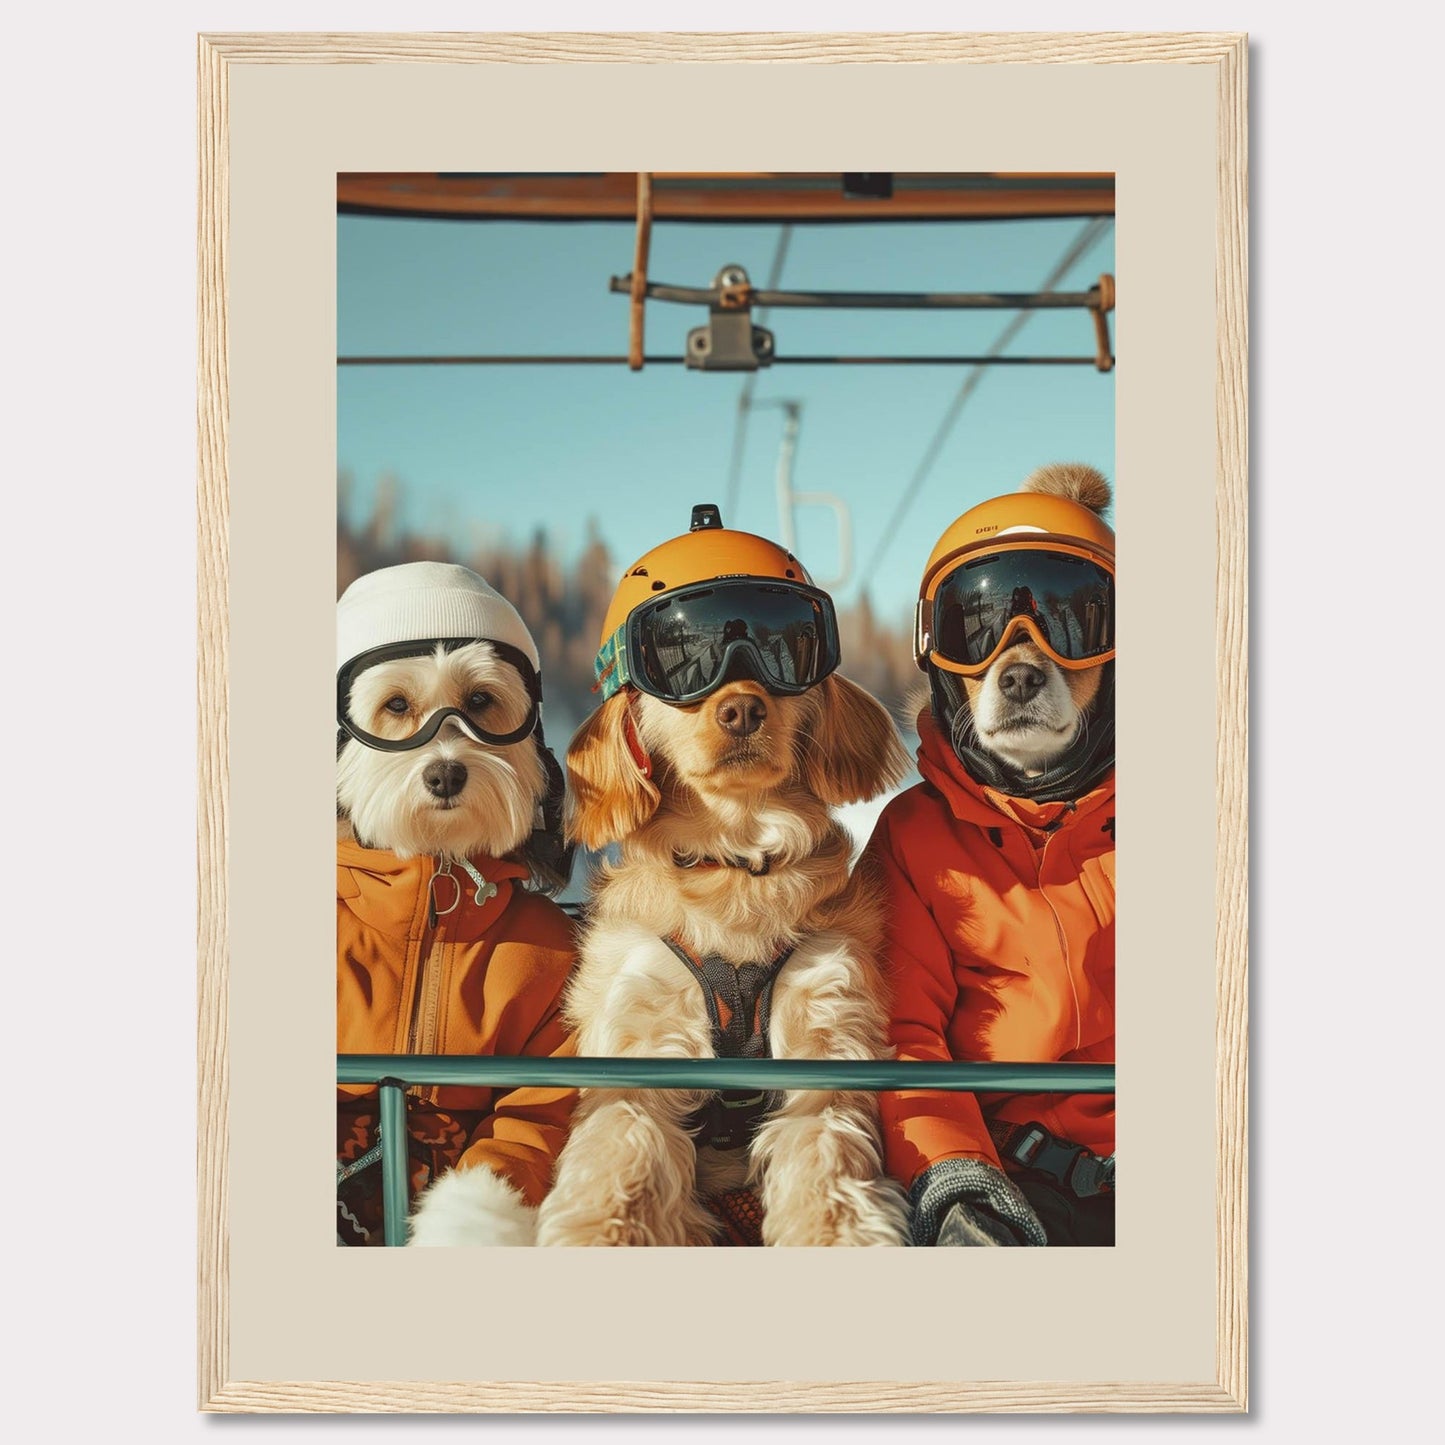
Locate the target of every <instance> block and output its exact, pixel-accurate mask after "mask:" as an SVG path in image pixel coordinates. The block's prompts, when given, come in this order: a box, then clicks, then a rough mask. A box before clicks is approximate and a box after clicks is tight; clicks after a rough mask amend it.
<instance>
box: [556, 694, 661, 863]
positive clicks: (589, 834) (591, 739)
mask: <svg viewBox="0 0 1445 1445" xmlns="http://www.w3.org/2000/svg"><path fill="white" fill-rule="evenodd" d="M629 704H630V698H629V696H628V694H627V693H626V692H619V693H617V694H615V695H614V696H613V697H610V698H608V699H607V701H606V702H604V703H603V704H602V706H601V707H599V708H598V709H597V711H596V712H594V713H593V714H592V716H591V717H590V718H588V719H587V721H586V722H585V723H583V724H582V726H581V727H580V728H578V729H577V731H576V733H575V734H574V735H573V737H572V744H571V746H570V747H569V748H568V749H567V782H568V784H569V787H568V792H569V794H570V798H569V801H568V808H567V836H568V838H570V839H571V840H572V841H573V842H576V843H581V844H582V846H583V847H584V848H592V849H599V848H604V847H606V846H607V844H608V843H615V842H618V841H619V840H620V839H623V838H626V837H628V836H629V835H630V834H632V833H635V832H636V831H637V830H638V829H639V828H640V827H641V826H642V825H643V824H644V823H645V822H647V820H648V819H649V818H651V817H652V815H653V814H654V813H655V812H656V811H657V805H658V803H659V802H660V801H661V799H662V795H661V793H659V792H658V790H657V787H656V785H655V784H654V783H653V782H652V780H651V779H650V778H648V777H645V776H644V775H643V772H642V769H641V768H639V767H638V765H637V761H636V759H635V758H634V757H633V755H632V750H631V749H630V748H629V747H628V745H627V735H626V732H625V728H626V726H627V709H628V706H629Z"/></svg>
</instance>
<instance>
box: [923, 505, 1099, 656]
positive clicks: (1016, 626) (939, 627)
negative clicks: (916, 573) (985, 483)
mask: <svg viewBox="0 0 1445 1445" xmlns="http://www.w3.org/2000/svg"><path fill="white" fill-rule="evenodd" d="M1020 631H1022V632H1026V633H1028V634H1029V635H1030V636H1031V637H1032V638H1033V640H1034V641H1035V642H1036V643H1037V644H1038V645H1039V646H1040V647H1041V648H1042V649H1043V650H1044V651H1045V652H1047V653H1048V654H1049V656H1051V657H1052V658H1053V659H1054V660H1055V661H1056V662H1057V663H1058V664H1059V665H1060V666H1061V667H1065V668H1071V669H1072V668H1084V667H1096V666H1098V665H1099V664H1100V663H1103V662H1107V661H1108V660H1109V659H1110V658H1112V657H1113V656H1114V531H1113V528H1111V527H1110V526H1109V524H1108V523H1107V522H1105V521H1104V520H1103V519H1102V518H1101V517H1100V516H1099V514H1098V513H1097V512H1095V511H1093V510H1092V509H1091V508H1089V507H1086V506H1085V505H1084V504H1083V503H1082V502H1076V501H1073V500H1071V499H1070V498H1068V497H1060V496H1055V495H1053V494H1051V493H1046V492H1010V493H1008V494H1007V495H1005V496H1002V497H991V498H989V500H988V501H986V502H980V503H979V504H978V505H977V506H976V507H970V508H969V510H968V511H966V512H965V513H964V514H963V515H962V516H961V517H959V518H957V519H956V520H955V521H954V522H953V523H952V524H951V525H950V526H949V527H948V528H946V529H945V531H944V533H943V535H942V536H941V537H940V538H939V539H938V542H937V544H936V545H935V546H934V548H933V551H932V553H931V554H930V555H929V558H928V563H927V565H926V566H925V567H924V569H923V580H922V582H921V583H920V584H919V588H918V610H917V615H916V620H915V627H914V642H913V657H914V661H915V662H916V663H917V664H918V666H919V667H920V668H922V669H923V670H925V671H927V670H928V668H929V667H930V665H932V666H933V667H936V668H941V669H943V670H944V671H946V672H952V673H958V674H962V675H963V676H977V675H978V674H979V673H982V672H983V671H985V670H986V669H987V668H988V666H989V665H990V663H992V662H993V660H994V658H995V657H997V656H998V654H999V653H1000V652H1001V651H1002V650H1003V647H1004V645H1005V644H1006V643H1007V642H1008V641H1009V640H1010V639H1013V638H1016V637H1017V635H1018V633H1019V632H1020Z"/></svg>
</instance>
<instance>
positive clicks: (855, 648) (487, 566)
mask: <svg viewBox="0 0 1445 1445" xmlns="http://www.w3.org/2000/svg"><path fill="white" fill-rule="evenodd" d="M348 493H349V487H348V484H347V478H346V477H345V476H343V477H342V478H341V482H340V487H339V505H338V508H337V518H336V588H337V595H338V596H339V595H340V593H341V592H342V591H344V590H345V589H346V588H347V587H348V586H349V585H350V584H351V583H352V582H353V581H354V580H355V579H356V578H357V577H359V576H361V575H362V573H364V572H371V571H374V570H375V569H376V568H378V567H390V566H394V565H395V564H396V563H399V562H415V561H433V562H460V563H462V564H463V565H465V566H467V567H470V568H471V569H472V570H473V571H475V572H479V573H480V574H481V575H482V576H483V577H485V578H486V579H487V581H488V582H490V583H491V584H492V586H493V587H495V588H496V589H497V591H499V592H500V593H501V594H502V595H503V596H504V597H506V598H507V599H508V601H510V602H511V603H512V604H513V606H515V607H516V609H517V611H518V612H520V613H521V614H522V618H523V620H524V621H525V622H526V624H527V626H528V627H529V628H530V629H531V632H532V636H533V637H535V638H536V640H537V649H538V651H539V653H540V654H541V657H542V666H543V673H544V677H545V682H546V694H547V710H548V713H549V715H552V716H555V717H559V718H561V719H563V720H565V722H566V725H567V726H568V727H571V726H575V724H576V723H577V722H580V721H581V719H583V718H585V717H586V716H587V714H588V713H589V712H591V711H592V709H593V707H594V706H595V705H596V696H595V694H594V693H593V692H592V682H593V670H592V660H593V658H594V656H595V655H596V652H597V642H598V635H599V633H600V632H601V630H602V620H603V618H604V617H605V616H606V613H607V605H608V603H609V602H611V600H612V593H613V589H614V588H615V587H616V585H617V583H618V582H619V581H620V580H621V576H622V568H623V567H624V566H625V565H626V563H627V562H630V561H631V560H632V559H630V558H628V559H626V560H625V561H618V560H617V559H615V558H613V557H612V556H611V555H610V554H609V552H608V550H607V548H606V546H605V545H604V544H603V542H602V540H601V538H600V537H599V536H598V534H597V529H596V524H595V522H594V521H591V520H589V522H588V536H587V542H586V545H585V546H584V547H583V549H582V555H581V556H580V557H579V558H578V560H577V562H576V563H575V564H574V565H573V566H571V567H563V565H562V564H561V562H560V561H559V560H558V558H557V557H556V555H555V553H554V552H553V551H552V549H551V546H550V544H549V542H548V538H547V533H546V529H545V528H541V527H539V528H538V529H537V531H536V532H535V533H534V534H533V537H532V540H531V542H530V543H529V544H528V545H526V546H525V547H517V546H514V545H510V544H507V543H500V544H488V543H483V544H480V545H475V546H468V545H467V544H466V543H465V542H459V541H458V540H457V539H456V538H451V537H444V536H434V535H424V534H422V533H419V532H412V531H409V530H406V529H405V528H403V527H401V526H400V525H399V524H398V500H399V487H398V485H397V484H396V482H395V481H394V480H391V479H385V478H384V479H383V481H382V484H381V485H380V486H379V487H378V488H377V490H376V497H375V502H374V503H373V506H372V508H371V513H370V515H369V516H368V517H366V518H365V520H364V521H361V522H356V521H352V520H350V519H349V518H348V512H349V511H350V510H351V508H350V507H349V506H348V505H347V503H348ZM659 540H661V539H659ZM838 630H839V636H840V641H841V644H842V652H843V665H842V668H841V669H840V670H841V671H842V672H843V673H844V674H845V675H846V676H848V677H849V678H851V679H852V680H853V681H854V682H856V683H858V684H860V685H861V686H862V687H866V688H867V689H868V691H869V692H871V693H872V694H873V695H874V696H875V697H876V698H878V700H879V701H880V702H882V703H883V704H884V706H885V707H887V708H888V709H889V710H890V711H891V712H892V713H893V715H894V717H895V718H897V719H898V721H899V722H900V723H902V724H904V725H905V726H906V725H908V724H911V723H912V721H913V717H914V715H915V714H916V712H917V709H918V707H919V706H920V705H921V702H922V701H923V695H922V693H921V690H920V687H919V680H920V678H921V674H920V673H919V672H918V670H917V669H916V668H915V667H914V665H913V655H912V646H911V640H910V637H909V634H908V630H907V626H906V625H905V626H893V627H890V626H889V625H888V624H887V623H885V622H881V621H880V620H879V619H878V618H877V617H876V616H875V615H874V612H873V608H872V605H871V604H870V602H869V600H868V596H867V594H866V593H864V594H863V595H862V596H861V597H860V599H859V601H858V602H857V603H855V604H854V605H853V606H852V607H849V608H847V609H846V610H845V609H842V608H840V609H839V612H838ZM548 733H549V737H551V739H552V741H553V742H554V743H562V744H564V745H565V742H566V738H565V737H554V736H552V734H553V729H549V730H548Z"/></svg>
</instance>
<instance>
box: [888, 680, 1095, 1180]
mask: <svg viewBox="0 0 1445 1445" xmlns="http://www.w3.org/2000/svg"><path fill="white" fill-rule="evenodd" d="M919 739H920V744H921V745H920V747H919V750H918V758H919V771H920V772H921V773H922V774H923V778H924V781H923V782H922V783H919V784H917V785H916V786H915V787H912V788H910V789H908V790H907V792H905V793H903V794H901V795H900V796H899V797H897V798H895V799H894V800H893V801H892V802H891V803H890V804H889V805H888V807H887V808H886V809H885V810H884V812H883V816H882V817H881V818H880V819H879V820H878V826H877V828H876V829H875V830H874V833H873V837H872V839H871V840H870V842H869V844H868V851H869V852H870V853H871V854H872V855H873V857H874V858H875V859H876V860H877V862H878V864H879V865H880V867H881V869H882V873H883V877H884V880H885V887H886V892H887V897H888V902H889V905H890V919H889V932H888V940H889V941H888V947H887V956H888V963H889V971H890V981H891V984H892V988H893V995H894V997H893V1006H892V1027H891V1034H892V1039H893V1042H894V1044H895V1045H896V1046H897V1049H898V1057H899V1058H900V1059H934V1060H949V1059H980V1060H988V1059H994V1060H1000V1061H1009V1062H1015V1063H1022V1062H1032V1061H1035V1060H1059V1059H1067V1060H1084V1061H1089V1062H1095V1063H1109V1062H1112V1061H1113V1058H1114V776H1113V774H1112V773H1110V774H1109V776H1108V778H1107V779H1106V780H1105V781H1104V782H1103V783H1102V784H1101V785H1100V786H1099V787H1097V788H1095V789H1094V790H1093V791H1092V792H1090V793H1087V794H1086V795H1085V796H1084V797H1082V798H1080V799H1079V800H1078V801H1077V802H1075V803H1072V804H1071V803H1033V802H1030V801H1029V800H1028V799H1027V798H1013V797H1009V796H1007V795H1005V794H1002V793H998V792H996V791H994V790H993V789H992V788H987V787H985V786H984V785H983V784H981V783H978V782H976V781H975V780H974V779H973V778H972V777H970V776H969V774H968V772H967V771H966V770H965V768H964V766H963V764H962V763H960V762H959V761H958V759H957V757H956V756H955V755H954V752H953V749H952V748H951V747H949V745H948V740H947V739H946V738H945V737H944V735H943V734H942V732H941V731H940V729H939V728H938V725H937V724H936V723H935V722H934V720H933V716H932V714H931V713H930V712H929V711H928V710H927V709H925V710H924V712H923V714H922V715H921V716H920V718H919ZM880 1104H881V1108H882V1115H883V1131H884V1140H885V1144H886V1149H887V1159H888V1169H889V1172H890V1173H891V1174H893V1175H894V1177H895V1178H897V1179H898V1180H900V1181H901V1182H902V1183H903V1185H904V1187H905V1188H906V1187H908V1186H910V1185H911V1184H912V1183H913V1181H914V1180H915V1179H916V1178H917V1177H918V1175H919V1174H920V1173H921V1172H922V1171H923V1170H924V1169H925V1168H927V1167H928V1166H929V1165H930V1164H934V1163H937V1162H938V1161H939V1160H940V1159H950V1158H960V1157H971V1158H977V1159H984V1160H987V1161H988V1162H989V1163H991V1164H998V1162H999V1158H998V1152H997V1150H996V1149H995V1148H994V1144H993V1141H992V1139H991V1138H990V1136H989V1130H988V1125H987V1122H986V1120H988V1119H996V1120H999V1121H1003V1122H1006V1123H1017V1124H1022V1123H1028V1122H1030V1121H1033V1120H1037V1121H1038V1122H1039V1123H1041V1124H1042V1125H1043V1126H1044V1127H1045V1128H1046V1129H1048V1130H1049V1131H1050V1132H1051V1133H1054V1134H1057V1135H1060V1136H1061V1137H1063V1138H1066V1139H1071V1140H1073V1141H1074V1142H1075V1143H1077V1144H1084V1145H1087V1146H1088V1147H1089V1148H1090V1149H1092V1150H1093V1151H1094V1152H1095V1153H1096V1154H1111V1153H1113V1150H1114V1099H1113V1096H1112V1095H1110V1094H1072V1095H1070V1094H979V1095H974V1094H961V1093H944V1092H940V1091H937V1090H923V1089H919V1090H909V1091H907V1092H902V1093H895V1094H883V1095H882V1096H881V1098H880Z"/></svg>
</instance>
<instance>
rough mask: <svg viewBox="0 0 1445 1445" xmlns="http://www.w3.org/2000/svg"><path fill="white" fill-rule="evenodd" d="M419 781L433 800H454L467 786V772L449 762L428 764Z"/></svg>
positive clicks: (459, 765)
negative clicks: (423, 784) (424, 785)
mask: <svg viewBox="0 0 1445 1445" xmlns="http://www.w3.org/2000/svg"><path fill="white" fill-rule="evenodd" d="M421 780H422V782H423V783H425V784H426V790H427V792H429V793H430V794H431V795H432V796H433V797H434V798H455V797H456V795H457V794H458V793H460V792H461V790H462V789H463V788H465V787H466V785H467V770H466V768H464V767H463V766H462V764H461V763H457V762H452V761H450V760H447V761H444V762H435V763H428V764H427V765H426V768H425V769H424V770H423V772H422V775H421Z"/></svg>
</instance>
